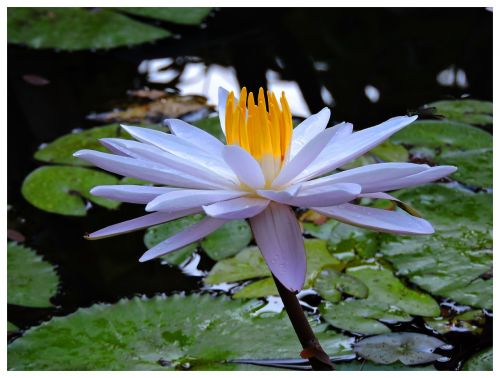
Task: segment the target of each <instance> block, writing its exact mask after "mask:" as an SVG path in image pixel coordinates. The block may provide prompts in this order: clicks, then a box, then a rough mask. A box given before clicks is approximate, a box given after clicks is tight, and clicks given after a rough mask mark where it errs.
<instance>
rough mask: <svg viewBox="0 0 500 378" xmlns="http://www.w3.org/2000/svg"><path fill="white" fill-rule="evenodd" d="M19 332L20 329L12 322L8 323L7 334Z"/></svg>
mask: <svg viewBox="0 0 500 378" xmlns="http://www.w3.org/2000/svg"><path fill="white" fill-rule="evenodd" d="M16 331H19V328H18V327H17V326H16V325H15V324H14V323H11V322H7V333H10V332H16Z"/></svg>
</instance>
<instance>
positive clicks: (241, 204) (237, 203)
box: [203, 197, 269, 219]
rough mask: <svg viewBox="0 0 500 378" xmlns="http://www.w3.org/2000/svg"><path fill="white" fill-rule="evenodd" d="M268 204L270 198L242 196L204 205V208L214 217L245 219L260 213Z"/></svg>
mask: <svg viewBox="0 0 500 378" xmlns="http://www.w3.org/2000/svg"><path fill="white" fill-rule="evenodd" d="M268 205H269V200H265V199H260V198H249V197H242V198H235V199H231V200H228V201H221V202H216V203H214V204H212V205H208V206H203V210H205V213H206V214H207V215H209V216H211V217H213V218H221V219H244V218H251V217H253V216H255V215H257V214H259V213H260V212H261V211H264V210H265V209H266V207H267V206H268Z"/></svg>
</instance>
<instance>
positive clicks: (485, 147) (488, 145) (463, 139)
mask: <svg viewBox="0 0 500 378" xmlns="http://www.w3.org/2000/svg"><path fill="white" fill-rule="evenodd" d="M391 141H392V142H393V143H397V144H403V145H406V146H411V150H410V152H411V153H412V154H414V155H416V156H418V157H420V158H421V157H423V158H426V159H429V160H433V161H434V162H436V163H437V164H441V165H456V166H457V167H458V170H457V171H456V172H455V173H454V174H453V175H452V176H451V177H452V178H454V179H456V180H458V181H460V182H463V183H464V184H467V185H474V186H480V187H491V186H492V180H493V178H492V159H491V156H492V149H493V137H492V135H491V134H490V133H488V132H486V131H484V130H481V129H478V128H477V127H473V126H470V125H467V124H464V123H460V122H454V121H417V122H414V123H413V124H411V125H410V126H408V127H406V128H404V129H403V130H401V131H399V132H398V133H396V134H395V135H394V136H393V137H392V138H391Z"/></svg>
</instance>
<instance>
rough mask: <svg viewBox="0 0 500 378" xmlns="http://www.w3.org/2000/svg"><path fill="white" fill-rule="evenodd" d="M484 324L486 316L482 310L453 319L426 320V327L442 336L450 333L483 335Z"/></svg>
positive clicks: (472, 311) (440, 317)
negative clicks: (482, 326)
mask: <svg viewBox="0 0 500 378" xmlns="http://www.w3.org/2000/svg"><path fill="white" fill-rule="evenodd" d="M484 322H485V314H484V312H483V311H482V310H470V311H467V312H464V313H463V314H459V315H456V316H451V317H443V316H439V317H436V318H425V324H426V326H427V327H428V328H430V329H432V330H433V331H435V332H437V333H439V334H441V335H444V334H446V333H449V332H472V333H474V334H477V333H481V332H482V328H481V327H480V325H483V324H484Z"/></svg>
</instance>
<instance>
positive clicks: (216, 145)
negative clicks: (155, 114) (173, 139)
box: [166, 119, 224, 153]
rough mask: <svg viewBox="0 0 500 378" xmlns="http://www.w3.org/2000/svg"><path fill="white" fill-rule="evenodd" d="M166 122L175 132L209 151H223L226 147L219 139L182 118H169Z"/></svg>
mask: <svg viewBox="0 0 500 378" xmlns="http://www.w3.org/2000/svg"><path fill="white" fill-rule="evenodd" d="M166 123H167V125H168V128H169V129H170V131H171V132H172V133H173V134H175V135H176V136H178V137H180V138H182V139H184V140H186V141H188V142H190V143H193V142H194V143H195V144H196V145H197V146H199V147H200V148H201V149H203V150H205V151H207V152H219V153H221V152H222V149H223V148H224V144H223V143H222V142H221V141H220V140H219V139H217V138H216V137H214V136H213V135H211V134H209V133H207V132H206V131H204V130H202V129H200V128H199V127H196V126H192V125H190V124H189V123H186V122H184V121H181V120H180V119H169V120H167V121H166Z"/></svg>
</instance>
